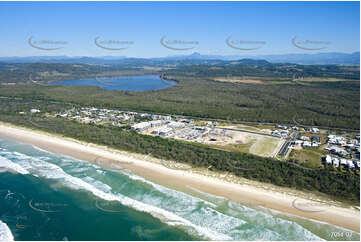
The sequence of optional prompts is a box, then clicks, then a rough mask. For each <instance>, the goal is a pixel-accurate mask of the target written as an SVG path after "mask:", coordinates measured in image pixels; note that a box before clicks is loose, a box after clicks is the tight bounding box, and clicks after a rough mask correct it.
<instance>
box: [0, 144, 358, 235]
mask: <svg viewBox="0 0 361 242" xmlns="http://www.w3.org/2000/svg"><path fill="white" fill-rule="evenodd" d="M335 234H336V235H337V236H335ZM341 235H342V236H341ZM12 239H14V240H128V241H129V240H303V241H310V240H360V234H359V233H355V232H352V231H349V230H346V229H343V228H339V227H336V226H333V225H329V224H326V223H321V222H317V221H313V220H308V219H304V218H300V217H296V216H291V215H287V214H283V213H279V212H276V211H272V210H269V209H266V208H262V207H257V206H252V205H249V204H240V203H236V202H232V201H229V200H227V199H226V198H223V197H218V196H214V195H209V194H206V193H202V192H200V191H197V190H194V191H193V192H192V193H185V192H181V191H177V190H173V189H170V188H167V187H165V186H162V185H159V184H156V183H154V182H152V181H149V180H146V179H144V178H142V177H140V176H137V175H136V174H133V173H131V172H130V171H128V170H123V169H119V168H115V167H111V166H107V167H102V166H100V165H99V164H95V163H93V162H88V161H82V160H78V159H75V158H72V157H69V156H64V155H59V154H54V153H50V152H47V151H44V150H41V149H39V148H37V147H35V146H32V145H29V144H23V143H19V142H15V141H11V140H8V139H4V138H0V240H12Z"/></svg>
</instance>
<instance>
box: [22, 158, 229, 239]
mask: <svg viewBox="0 0 361 242" xmlns="http://www.w3.org/2000/svg"><path fill="white" fill-rule="evenodd" d="M21 158H22V159H19V160H18V161H17V162H19V163H20V164H21V166H20V167H22V169H24V167H26V168H27V169H28V171H30V172H31V174H34V175H39V176H40V177H45V178H48V179H56V180H57V181H59V182H61V183H63V184H64V185H66V186H68V187H71V188H73V189H82V190H86V191H88V192H91V193H92V194H93V195H95V196H97V197H99V198H101V199H104V200H107V201H118V202H120V203H121V204H122V205H124V206H127V207H132V208H133V209H136V210H138V211H141V212H146V213H149V214H151V215H152V216H154V217H156V218H158V219H160V220H162V221H163V222H165V223H167V224H169V225H174V226H179V225H181V226H185V227H188V228H190V229H191V230H195V231H197V233H198V234H199V235H201V236H204V237H206V238H208V239H212V240H232V238H231V237H229V236H227V235H225V234H221V233H218V232H215V231H212V230H209V229H207V228H204V227H201V226H197V225H195V224H193V223H192V222H190V221H188V220H186V219H184V218H182V217H180V216H178V215H176V214H174V213H171V212H169V211H166V210H164V209H161V208H158V207H155V206H152V205H148V204H144V203H142V202H139V201H137V200H134V199H131V198H129V197H126V196H124V195H122V194H113V193H110V192H107V191H109V186H108V185H106V184H103V183H101V182H99V181H96V183H97V184H96V185H93V184H90V183H87V182H86V181H84V180H82V179H80V178H78V177H73V176H71V175H69V174H67V173H66V172H64V171H63V170H62V169H61V167H58V166H56V165H54V164H51V163H48V162H45V161H41V160H39V159H34V158H32V157H27V156H26V155H24V154H22V155H21ZM30 158H32V161H31V162H32V164H34V162H36V167H37V169H34V168H33V167H32V166H31V165H30V166H29V161H30ZM42 167H44V169H42ZM49 167H51V168H52V169H49ZM25 171H26V170H25ZM28 171H27V172H28ZM86 179H88V181H89V182H90V181H91V179H89V178H86ZM101 184H103V185H104V189H102V187H101Z"/></svg>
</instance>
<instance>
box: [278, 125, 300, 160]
mask: <svg viewBox="0 0 361 242" xmlns="http://www.w3.org/2000/svg"><path fill="white" fill-rule="evenodd" d="M297 135H298V131H294V132H293V133H292V134H291V135H290V136H289V137H287V139H286V142H285V143H284V144H283V145H282V147H281V149H280V151H279V152H278V155H279V156H286V155H287V153H288V149H289V148H290V145H291V143H292V142H293V141H295V140H296V138H297Z"/></svg>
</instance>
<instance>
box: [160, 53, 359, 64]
mask: <svg viewBox="0 0 361 242" xmlns="http://www.w3.org/2000/svg"><path fill="white" fill-rule="evenodd" d="M245 58H246V59H256V60H266V61H269V62H271V63H294V64H306V65H310V64H320V65H323V64H336V65H359V64H360V52H354V53H351V54H348V53H337V52H329V53H314V54H280V55H258V56H247V55H232V56H221V55H201V54H199V53H197V52H195V53H193V54H191V55H183V56H169V57H164V58H157V59H162V60H175V59H176V60H186V59H198V60H227V61H230V60H240V59H245Z"/></svg>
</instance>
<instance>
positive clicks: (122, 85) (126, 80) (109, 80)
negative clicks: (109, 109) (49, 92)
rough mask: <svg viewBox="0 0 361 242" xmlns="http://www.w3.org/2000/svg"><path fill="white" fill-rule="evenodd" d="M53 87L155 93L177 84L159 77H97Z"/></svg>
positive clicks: (66, 82)
mask: <svg viewBox="0 0 361 242" xmlns="http://www.w3.org/2000/svg"><path fill="white" fill-rule="evenodd" d="M51 84H52V85H67V86H68V85H69V86H98V87H100V88H103V89H105V90H122V91H136V92H141V91H154V90H160V89H164V88H169V87H172V86H174V85H176V84H177V82H175V81H171V80H163V79H162V78H160V77H159V76H157V75H144V76H119V77H97V78H90V79H82V80H66V81H57V82H52V83H51Z"/></svg>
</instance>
